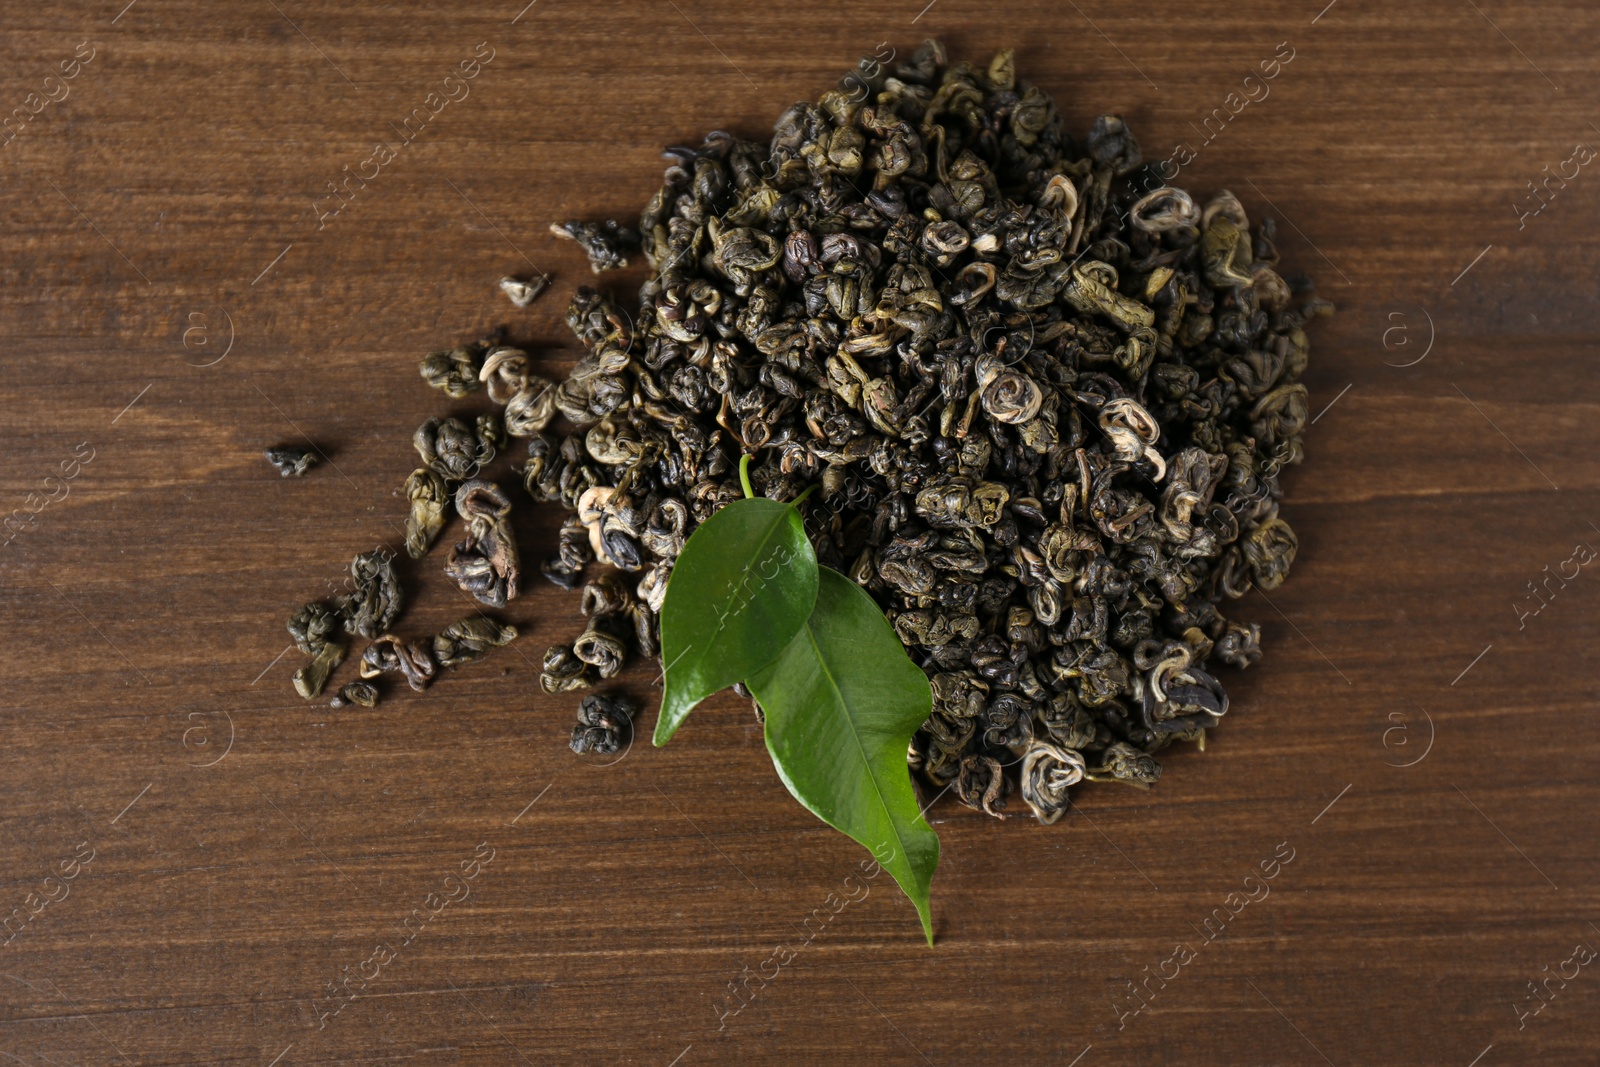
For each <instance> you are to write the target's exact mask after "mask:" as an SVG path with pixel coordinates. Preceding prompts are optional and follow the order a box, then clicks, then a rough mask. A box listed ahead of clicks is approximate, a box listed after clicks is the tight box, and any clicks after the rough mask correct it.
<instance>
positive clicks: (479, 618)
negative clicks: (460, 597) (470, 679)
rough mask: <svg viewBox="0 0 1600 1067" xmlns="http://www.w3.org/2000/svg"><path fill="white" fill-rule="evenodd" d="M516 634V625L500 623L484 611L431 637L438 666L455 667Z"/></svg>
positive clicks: (507, 642)
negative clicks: (483, 613)
mask: <svg viewBox="0 0 1600 1067" xmlns="http://www.w3.org/2000/svg"><path fill="white" fill-rule="evenodd" d="M516 636H517V628H516V627H515V626H502V625H500V624H499V623H498V622H495V621H494V620H493V619H491V618H489V617H488V616H486V615H469V616H467V617H466V618H465V619H462V620H461V621H460V622H455V623H451V624H450V625H449V626H446V627H445V628H444V632H443V633H441V634H439V636H438V637H435V638H434V639H433V658H434V660H435V662H437V663H438V664H439V666H441V667H456V666H459V665H461V664H463V663H470V662H472V661H473V660H475V659H477V658H478V657H479V656H481V655H483V654H484V653H485V652H487V651H489V650H490V649H491V648H499V647H500V646H501V645H509V644H510V643H511V642H512V641H514V640H515V639H516Z"/></svg>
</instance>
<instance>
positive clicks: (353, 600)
mask: <svg viewBox="0 0 1600 1067" xmlns="http://www.w3.org/2000/svg"><path fill="white" fill-rule="evenodd" d="M350 577H351V579H353V580H354V582H355V592H354V593H352V594H350V596H349V597H348V598H347V599H346V601H345V626H346V628H347V629H348V630H350V631H351V632H352V633H358V634H360V635H361V636H362V637H365V638H367V639H369V640H370V639H372V638H374V637H377V636H378V635H379V634H382V633H386V632H388V630H389V628H390V627H391V626H393V625H394V620H395V619H396V618H398V617H399V615H400V609H401V607H402V606H403V605H404V603H405V594H404V592H403V591H402V590H401V588H400V579H399V578H397V577H396V576H395V573H394V553H393V552H390V551H389V550H388V549H386V548H379V549H375V550H373V551H371V552H363V553H362V554H361V555H359V556H357V557H356V558H355V560H354V561H352V562H351V564H350Z"/></svg>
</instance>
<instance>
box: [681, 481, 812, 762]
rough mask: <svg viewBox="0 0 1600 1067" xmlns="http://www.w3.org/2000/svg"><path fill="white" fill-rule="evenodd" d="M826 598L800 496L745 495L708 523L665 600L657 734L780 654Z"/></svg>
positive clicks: (689, 549) (690, 546)
mask: <svg viewBox="0 0 1600 1067" xmlns="http://www.w3.org/2000/svg"><path fill="white" fill-rule="evenodd" d="M816 600H817V553H816V550H815V549H813V548H812V547H811V542H810V541H808V540H807V539H806V533H805V527H804V526H803V525H802V523H801V521H800V512H799V511H797V510H795V508H794V507H793V506H792V505H789V504H781V503H779V502H778V501H776V500H766V499H763V498H760V497H757V498H755V499H750V500H736V501H734V502H733V503H731V504H729V505H727V506H726V507H724V508H723V509H722V510H721V511H719V512H717V513H716V514H715V515H713V516H711V518H709V519H707V520H706V521H705V522H704V523H702V524H701V525H700V528H699V529H697V530H695V532H694V534H693V535H692V536H691V537H690V538H689V543H688V544H686V545H684V547H683V552H682V553H680V554H679V556H678V562H677V564H676V565H675V566H674V567H673V568H672V577H671V578H670V579H669V580H668V582H667V596H666V600H665V601H664V602H663V603H662V605H661V662H662V663H663V664H665V665H666V670H665V673H666V691H665V692H664V694H663V695H662V698H661V714H660V716H659V717H658V718H657V719H656V732H655V743H656V744H657V745H664V744H666V743H667V739H668V738H670V737H671V736H672V735H673V732H674V731H676V730H677V729H678V726H679V724H681V723H682V722H683V720H684V717H685V716H687V715H688V714H689V712H690V710H692V709H693V708H694V706H695V705H696V704H698V703H700V701H702V700H704V699H705V698H706V697H708V696H710V695H711V694H712V693H715V692H717V691H718V690H719V689H726V688H727V687H728V686H730V685H733V684H734V683H735V682H742V681H744V680H745V679H746V678H748V677H749V676H750V675H752V674H754V673H755V672H756V671H758V670H760V669H761V668H762V667H765V666H766V665H767V664H769V663H771V662H772V661H773V660H774V659H775V658H777V656H778V654H779V653H780V652H782V651H783V648H784V646H785V645H787V644H788V643H789V639H790V638H792V637H793V636H794V635H795V633H796V631H798V630H799V629H800V627H801V626H803V625H804V624H805V621H806V618H807V616H809V615H810V614H811V609H812V606H813V605H814V604H815V603H816Z"/></svg>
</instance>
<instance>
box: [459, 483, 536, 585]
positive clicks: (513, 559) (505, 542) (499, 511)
mask: <svg viewBox="0 0 1600 1067" xmlns="http://www.w3.org/2000/svg"><path fill="white" fill-rule="evenodd" d="M456 511H457V513H458V514H460V516H461V517H462V518H463V519H464V520H466V524H467V538H466V540H464V541H460V542H457V544H456V546H455V547H454V548H452V549H451V550H450V558H449V560H448V561H447V562H446V563H445V574H447V575H448V576H449V577H450V578H451V579H452V580H453V581H454V582H455V583H456V584H457V585H459V586H460V587H461V588H462V590H463V591H465V592H467V593H470V594H472V596H474V597H476V598H477V599H478V601H479V602H480V603H484V604H488V605H489V606H490V607H496V608H503V607H505V606H506V602H507V601H509V600H513V599H515V598H516V596H517V592H518V583H519V582H520V581H521V576H522V572H521V566H520V563H519V562H518V558H517V542H516V535H515V534H514V533H513V532H512V529H511V524H510V522H509V519H508V517H509V516H510V514H511V501H510V500H509V499H507V497H506V495H505V492H504V491H503V490H502V489H501V488H500V487H499V486H497V485H495V484H494V483H493V482H488V481H484V480H482V479H474V480H473V481H470V482H465V483H463V484H462V486H461V488H460V489H458V490H456Z"/></svg>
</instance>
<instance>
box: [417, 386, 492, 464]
mask: <svg viewBox="0 0 1600 1067" xmlns="http://www.w3.org/2000/svg"><path fill="white" fill-rule="evenodd" d="M473 381H477V378H476V377H474V378H473ZM495 425H496V424H494V423H488V424H485V425H482V426H481V427H480V428H483V429H489V430H490V431H491V433H492V431H493V427H494V426H495ZM412 443H413V444H414V445H415V446H416V449H417V455H419V456H421V457H422V462H423V464H424V465H425V466H427V467H428V468H429V469H430V470H432V471H434V472H436V473H437V474H439V475H440V476H442V477H444V478H447V479H449V480H451V481H461V480H462V479H465V478H470V477H472V475H473V474H474V473H476V472H477V470H478V469H479V468H481V467H482V466H484V465H485V464H487V463H488V462H489V461H490V460H492V459H494V457H495V444H494V442H493V440H491V439H488V438H486V437H485V436H484V435H482V434H480V432H479V429H475V428H474V427H471V426H468V425H467V424H466V423H464V422H462V421H461V420H460V419H437V418H435V419H429V420H428V421H427V422H425V423H423V424H422V425H421V426H419V427H417V432H416V435H415V436H414V437H413V439H412Z"/></svg>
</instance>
